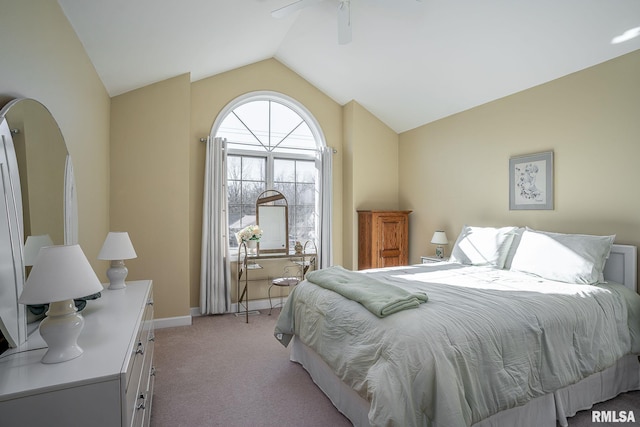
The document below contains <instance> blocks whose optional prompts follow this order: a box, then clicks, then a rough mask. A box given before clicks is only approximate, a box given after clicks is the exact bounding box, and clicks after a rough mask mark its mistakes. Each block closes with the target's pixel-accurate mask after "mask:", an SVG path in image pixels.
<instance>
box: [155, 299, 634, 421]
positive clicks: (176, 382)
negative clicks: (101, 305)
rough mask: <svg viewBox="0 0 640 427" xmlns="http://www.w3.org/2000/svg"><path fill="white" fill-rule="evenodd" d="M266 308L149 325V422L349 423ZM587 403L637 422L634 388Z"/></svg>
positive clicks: (582, 417) (584, 417)
mask: <svg viewBox="0 0 640 427" xmlns="http://www.w3.org/2000/svg"><path fill="white" fill-rule="evenodd" d="M266 313H267V312H266V311H263V312H262V313H261V314H260V315H255V316H250V317H249V323H248V324H247V323H245V321H244V316H239V317H236V316H234V315H233V314H225V315H216V316H203V317H195V318H194V319H193V324H192V325H191V326H182V327H175V328H166V329H158V330H156V333H155V335H156V341H155V354H154V359H155V360H154V363H155V366H156V381H155V390H154V396H153V406H152V411H151V426H153V427H180V426H184V427H199V426H225V427H245V426H265V427H268V426H286V427H288V426H304V427H316V426H317V427H325V426H332V427H340V426H349V425H351V423H350V422H349V420H347V419H346V418H345V417H344V416H343V415H342V414H340V412H338V411H337V410H336V409H335V408H334V407H333V405H332V404H331V402H330V401H329V399H328V398H327V397H326V396H325V395H324V394H323V393H322V392H321V391H320V389H318V387H317V386H316V385H315V384H314V383H313V381H312V380H311V378H310V377H309V375H308V374H307V372H306V371H305V370H304V369H303V368H302V367H301V366H300V365H298V364H297V363H293V362H291V361H289V349H286V348H284V347H283V346H282V345H281V344H280V343H279V342H277V341H276V339H275V338H274V337H273V329H274V327H275V322H276V319H277V316H278V314H279V313H280V312H279V310H274V312H273V314H272V315H271V316H268V315H267V314H266ZM593 409H594V410H616V411H620V410H624V411H629V410H634V413H635V416H636V418H638V419H637V420H636V423H627V424H625V425H636V426H640V392H632V393H625V394H622V395H620V396H618V397H617V398H616V399H613V400H611V401H609V402H605V403H601V404H598V405H596V406H594V408H593ZM569 423H570V424H569V425H570V427H587V426H589V427H594V426H598V427H605V426H606V425H607V424H605V423H592V422H591V410H587V411H582V412H580V413H578V414H576V416H575V417H573V418H571V419H570V420H569ZM611 425H620V424H619V423H616V424H611Z"/></svg>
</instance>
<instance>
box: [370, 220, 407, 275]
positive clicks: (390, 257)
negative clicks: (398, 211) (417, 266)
mask: <svg viewBox="0 0 640 427" xmlns="http://www.w3.org/2000/svg"><path fill="white" fill-rule="evenodd" d="M407 226H408V224H407V216H406V215H386V216H379V217H378V220H377V224H376V227H377V235H378V245H379V246H378V266H379V267H396V266H399V265H406V264H407V253H406V246H407V245H406V242H407V228H408V227H407Z"/></svg>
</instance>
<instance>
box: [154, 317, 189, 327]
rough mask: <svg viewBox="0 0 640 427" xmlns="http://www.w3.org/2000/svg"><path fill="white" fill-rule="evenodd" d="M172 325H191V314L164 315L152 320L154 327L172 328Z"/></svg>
mask: <svg viewBox="0 0 640 427" xmlns="http://www.w3.org/2000/svg"><path fill="white" fill-rule="evenodd" d="M174 326H191V316H179V317H165V318H162V319H154V321H153V327H154V328H155V329H162V328H173V327H174Z"/></svg>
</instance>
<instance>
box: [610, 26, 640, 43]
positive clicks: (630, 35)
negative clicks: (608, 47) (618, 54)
mask: <svg viewBox="0 0 640 427" xmlns="http://www.w3.org/2000/svg"><path fill="white" fill-rule="evenodd" d="M638 36H640V27H635V28H632V29H630V30H627V31H625V32H624V33H622V34H620V35H619V36H616V37H614V38H613V39H611V44H618V43H623V42H626V41H629V40H631V39H634V38H636V37H638Z"/></svg>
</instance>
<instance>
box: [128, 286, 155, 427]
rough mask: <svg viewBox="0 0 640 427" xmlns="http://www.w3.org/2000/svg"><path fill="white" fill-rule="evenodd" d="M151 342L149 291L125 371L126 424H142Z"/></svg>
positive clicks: (152, 333)
mask: <svg viewBox="0 0 640 427" xmlns="http://www.w3.org/2000/svg"><path fill="white" fill-rule="evenodd" d="M153 344H154V331H153V293H152V291H150V293H149V298H148V300H147V302H146V304H145V308H144V314H143V316H142V321H141V323H140V329H139V330H138V332H137V334H136V339H135V342H134V346H133V349H132V350H131V352H132V353H131V358H130V361H129V366H128V368H127V373H126V379H125V381H126V390H125V408H124V411H125V414H126V424H125V425H126V426H140V425H142V420H143V417H144V408H145V407H146V406H147V405H148V404H147V401H150V400H151V396H148V393H147V388H148V382H149V372H150V369H151V366H152V364H153Z"/></svg>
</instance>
